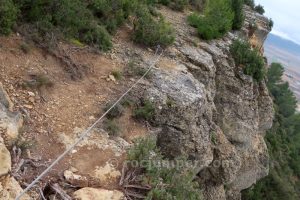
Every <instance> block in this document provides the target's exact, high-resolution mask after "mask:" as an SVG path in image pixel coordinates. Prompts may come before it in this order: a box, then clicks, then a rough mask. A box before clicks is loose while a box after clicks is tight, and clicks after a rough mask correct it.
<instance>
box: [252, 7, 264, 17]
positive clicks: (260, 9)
mask: <svg viewBox="0 0 300 200" xmlns="http://www.w3.org/2000/svg"><path fill="white" fill-rule="evenodd" d="M254 10H255V11H256V12H258V13H259V14H261V15H263V14H264V13H265V9H264V7H263V6H262V5H257V6H255V8H254Z"/></svg>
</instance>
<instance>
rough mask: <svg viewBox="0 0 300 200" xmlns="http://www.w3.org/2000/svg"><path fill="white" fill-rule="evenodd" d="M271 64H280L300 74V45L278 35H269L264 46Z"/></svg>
mask: <svg viewBox="0 0 300 200" xmlns="http://www.w3.org/2000/svg"><path fill="white" fill-rule="evenodd" d="M264 47H265V56H266V57H267V58H268V61H269V63H271V62H280V63H282V64H283V65H284V66H285V67H286V68H287V69H289V70H293V71H295V72H300V45H299V44H296V43H294V42H292V41H290V40H286V39H283V38H281V37H279V36H277V35H274V34H272V33H271V34H269V35H268V38H267V40H266V42H265V44H264Z"/></svg>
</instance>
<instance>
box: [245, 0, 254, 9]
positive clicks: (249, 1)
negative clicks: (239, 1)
mask: <svg viewBox="0 0 300 200" xmlns="http://www.w3.org/2000/svg"><path fill="white" fill-rule="evenodd" d="M244 3H245V4H246V5H248V6H250V7H251V8H252V9H254V7H255V2H254V0H244Z"/></svg>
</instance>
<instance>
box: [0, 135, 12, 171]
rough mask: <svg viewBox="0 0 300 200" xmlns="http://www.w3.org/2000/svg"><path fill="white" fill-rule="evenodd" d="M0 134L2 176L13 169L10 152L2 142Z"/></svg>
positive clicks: (0, 168)
mask: <svg viewBox="0 0 300 200" xmlns="http://www.w3.org/2000/svg"><path fill="white" fill-rule="evenodd" d="M1 139H2V138H1V136H0V177H1V176H3V175H6V174H7V173H8V172H9V171H10V170H11V157H10V152H9V151H8V150H7V148H6V146H5V145H4V144H3V143H2V142H1Z"/></svg>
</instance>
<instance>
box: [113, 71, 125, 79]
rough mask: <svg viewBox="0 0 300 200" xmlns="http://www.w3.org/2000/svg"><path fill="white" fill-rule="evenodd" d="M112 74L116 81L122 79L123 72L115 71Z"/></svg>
mask: <svg viewBox="0 0 300 200" xmlns="http://www.w3.org/2000/svg"><path fill="white" fill-rule="evenodd" d="M111 74H112V75H113V76H114V77H115V79H116V80H121V79H122V76H123V75H122V72H120V71H118V70H114V71H112V72H111Z"/></svg>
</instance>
